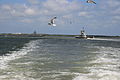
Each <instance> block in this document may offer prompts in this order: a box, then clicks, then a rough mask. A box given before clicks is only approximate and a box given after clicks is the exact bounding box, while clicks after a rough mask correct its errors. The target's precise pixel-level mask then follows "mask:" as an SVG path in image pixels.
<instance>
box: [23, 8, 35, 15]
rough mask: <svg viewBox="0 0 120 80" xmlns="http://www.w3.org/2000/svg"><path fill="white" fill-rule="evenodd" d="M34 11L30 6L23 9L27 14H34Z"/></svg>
mask: <svg viewBox="0 0 120 80" xmlns="http://www.w3.org/2000/svg"><path fill="white" fill-rule="evenodd" d="M35 13H36V12H35V10H34V9H31V8H28V9H26V10H25V14H27V15H35Z"/></svg>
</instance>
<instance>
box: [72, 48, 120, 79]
mask: <svg viewBox="0 0 120 80" xmlns="http://www.w3.org/2000/svg"><path fill="white" fill-rule="evenodd" d="M96 48H98V49H99V50H98V51H96V52H95V53H97V54H98V55H97V56H96V57H95V59H94V60H93V61H90V64H93V66H91V67H86V69H88V70H89V72H90V73H88V74H79V75H78V76H77V77H75V78H74V79H73V80H120V71H119V70H120V68H119V67H120V54H119V53H120V48H112V47H100V46H96Z"/></svg>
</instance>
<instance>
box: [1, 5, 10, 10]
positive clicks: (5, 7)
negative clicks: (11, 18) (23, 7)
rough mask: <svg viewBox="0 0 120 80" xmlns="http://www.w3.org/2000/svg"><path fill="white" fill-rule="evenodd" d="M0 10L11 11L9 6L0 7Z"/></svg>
mask: <svg viewBox="0 0 120 80" xmlns="http://www.w3.org/2000/svg"><path fill="white" fill-rule="evenodd" d="M1 8H2V9H3V10H11V6H10V5H2V6H1Z"/></svg>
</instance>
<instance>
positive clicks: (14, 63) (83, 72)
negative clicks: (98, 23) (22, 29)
mask: <svg viewBox="0 0 120 80" xmlns="http://www.w3.org/2000/svg"><path fill="white" fill-rule="evenodd" d="M0 80H120V39H113V38H111V39H110V38H109V39H104V38H95V39H90V40H84V39H74V38H48V39H47V38H46V39H44V38H43V39H34V38H10V37H9V38H7V37H5V38H0Z"/></svg>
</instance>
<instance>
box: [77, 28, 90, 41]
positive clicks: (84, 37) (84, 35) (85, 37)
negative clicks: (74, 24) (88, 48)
mask: <svg viewBox="0 0 120 80" xmlns="http://www.w3.org/2000/svg"><path fill="white" fill-rule="evenodd" d="M80 33H81V35H79V36H76V37H75V38H79V39H87V38H88V37H87V36H86V33H85V30H84V27H83V30H81V32H80Z"/></svg>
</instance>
